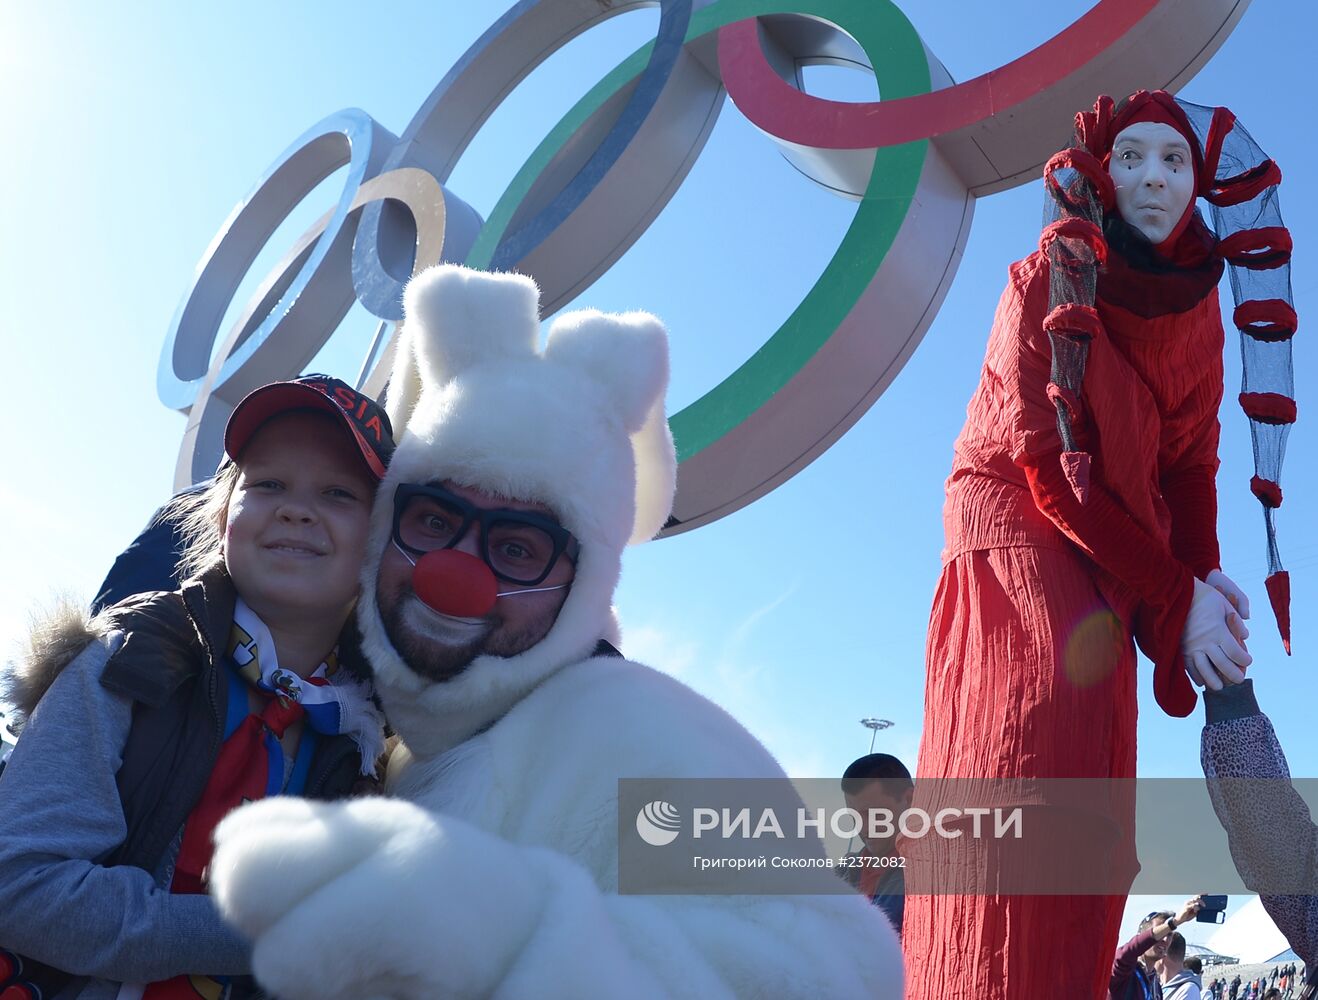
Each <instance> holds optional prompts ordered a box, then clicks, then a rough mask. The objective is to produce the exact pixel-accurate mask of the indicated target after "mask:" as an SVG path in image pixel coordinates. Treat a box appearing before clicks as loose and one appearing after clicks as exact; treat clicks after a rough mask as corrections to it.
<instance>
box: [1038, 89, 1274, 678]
mask: <svg viewBox="0 0 1318 1000" xmlns="http://www.w3.org/2000/svg"><path fill="white" fill-rule="evenodd" d="M1144 121H1153V122H1161V123H1163V124H1166V125H1170V126H1171V127H1172V128H1174V129H1176V130H1177V131H1178V132H1180V133H1181V134H1182V135H1183V136H1184V137H1185V138H1186V141H1187V142H1188V143H1189V145H1190V150H1191V156H1192V159H1193V161H1194V169H1195V184H1196V194H1198V196H1199V197H1202V198H1204V199H1205V200H1206V201H1207V202H1208V203H1209V204H1210V205H1211V206H1212V218H1213V230H1209V229H1208V227H1207V226H1206V225H1205V224H1204V222H1203V220H1202V219H1201V218H1200V216H1199V213H1198V212H1197V211H1196V210H1195V207H1194V201H1193V199H1192V200H1191V202H1190V205H1189V206H1187V208H1186V210H1185V214H1184V215H1183V216H1182V217H1181V219H1180V220H1179V221H1178V223H1177V225H1176V227H1175V229H1173V231H1172V233H1171V234H1170V235H1169V236H1168V237H1167V239H1165V240H1164V241H1163V242H1161V243H1159V244H1157V245H1156V246H1154V247H1153V251H1154V254H1155V255H1156V256H1157V257H1158V258H1160V260H1161V261H1163V262H1165V263H1166V264H1167V265H1169V266H1170V267H1171V268H1193V267H1197V266H1199V265H1201V264H1203V263H1204V262H1205V261H1207V260H1221V261H1225V263H1226V265H1227V266H1228V268H1229V270H1230V274H1231V291H1232V293H1233V296H1234V299H1235V313H1234V317H1233V318H1234V322H1235V325H1236V327H1237V329H1239V330H1240V334H1241V351H1242V356H1243V368H1244V375H1243V384H1242V386H1241V393H1240V405H1241V407H1242V408H1243V409H1244V411H1245V414H1246V415H1247V416H1248V417H1249V422H1250V432H1251V435H1252V437H1253V442H1254V478H1253V479H1252V480H1251V482H1250V488H1251V490H1252V491H1253V493H1254V495H1255V496H1256V497H1258V499H1259V502H1260V503H1261V504H1262V505H1263V516H1264V521H1265V525H1266V528H1267V544H1268V579H1267V589H1268V597H1269V599H1270V601H1271V603H1272V609H1273V612H1274V613H1275V614H1276V616H1277V626H1278V628H1279V629H1280V631H1281V635H1282V641H1283V643H1284V644H1285V646H1286V652H1287V653H1289V652H1290V577H1289V575H1288V574H1287V573H1286V571H1285V570H1284V569H1283V568H1282V565H1281V556H1280V554H1279V553H1278V551H1277V539H1276V524H1275V520H1274V516H1275V515H1274V511H1275V510H1276V508H1278V507H1280V506H1281V487H1280V485H1278V481H1279V479H1280V473H1281V463H1282V459H1283V457H1284V455H1285V451H1286V437H1287V434H1288V433H1289V431H1290V425H1291V424H1292V423H1294V422H1295V415H1296V414H1295V398H1294V397H1295V388H1294V379H1293V372H1292V366H1291V348H1290V338H1291V337H1292V336H1293V335H1294V333H1295V328H1296V324H1297V318H1296V314H1295V307H1294V304H1293V301H1292V297H1291V283H1290V256H1291V238H1290V233H1289V232H1288V231H1287V229H1286V227H1285V226H1284V225H1283V224H1282V220H1281V209H1280V206H1279V204H1278V198H1277V185H1278V184H1280V182H1281V171H1280V170H1279V169H1278V168H1277V165H1276V164H1275V163H1274V162H1273V161H1272V160H1270V159H1268V158H1267V157H1266V156H1265V155H1264V154H1263V150H1261V149H1260V148H1259V147H1258V145H1257V144H1256V143H1255V142H1254V140H1253V139H1252V138H1251V137H1250V135H1249V133H1248V132H1246V131H1245V130H1244V129H1243V128H1241V127H1240V125H1239V124H1238V123H1237V122H1236V118H1235V115H1233V114H1232V113H1231V112H1230V111H1228V110H1227V109H1226V108H1207V107H1202V106H1200V105H1197V104H1190V103H1188V102H1185V101H1178V100H1177V99H1176V98H1174V97H1172V96H1171V95H1170V94H1168V93H1167V92H1166V91H1161V90H1157V91H1144V90H1141V91H1138V92H1136V93H1135V94H1132V95H1131V96H1130V97H1129V98H1127V99H1126V100H1125V101H1123V102H1122V103H1121V106H1120V107H1119V108H1117V107H1114V106H1113V102H1112V99H1111V98H1110V97H1100V98H1099V99H1098V100H1097V101H1096V102H1095V104H1094V109H1093V110H1092V111H1084V112H1081V113H1080V114H1078V115H1076V119H1075V134H1074V138H1073V141H1072V145H1071V147H1070V148H1068V149H1064V150H1062V151H1061V152H1060V153H1058V154H1057V155H1056V156H1054V157H1053V158H1052V159H1051V160H1049V161H1048V165H1047V166H1046V167H1045V168H1044V184H1045V187H1046V189H1047V191H1048V194H1049V204H1048V208H1047V219H1048V221H1047V224H1046V225H1045V226H1044V229H1043V235H1042V236H1041V237H1040V242H1039V246H1040V249H1041V250H1043V251H1044V252H1045V253H1046V254H1047V255H1048V259H1049V264H1050V266H1051V274H1052V280H1051V289H1050V300H1049V306H1050V312H1049V314H1048V317H1047V319H1046V320H1045V321H1044V328H1045V329H1046V330H1047V331H1048V335H1049V339H1050V341H1051V342H1052V348H1053V364H1052V378H1051V382H1050V384H1049V386H1048V395H1049V398H1051V399H1052V400H1053V402H1054V405H1055V406H1056V407H1057V426H1058V430H1059V432H1060V433H1061V437H1062V444H1063V449H1064V450H1063V454H1062V468H1063V470H1064V471H1065V473H1066V476H1067V479H1068V480H1069V481H1070V483H1071V486H1072V489H1074V490H1075V493H1076V496H1077V497H1078V498H1079V499H1080V501H1081V502H1082V503H1083V502H1084V499H1085V497H1086V495H1087V491H1088V482H1089V460H1090V456H1089V455H1088V454H1086V453H1084V452H1082V451H1080V450H1079V449H1078V448H1077V446H1076V443H1075V437H1074V435H1073V433H1072V429H1071V422H1072V419H1073V416H1074V414H1075V413H1076V412H1077V407H1078V401H1079V396H1080V392H1081V383H1082V382H1083V379H1084V372H1085V359H1086V355H1087V351H1088V343H1089V340H1090V338H1091V337H1093V336H1096V335H1098V334H1100V333H1101V332H1102V323H1101V321H1100V319H1099V316H1098V312H1097V310H1096V309H1095V308H1094V293H1095V287H1096V282H1097V271H1098V268H1099V266H1100V265H1102V264H1105V263H1106V262H1107V260H1108V245H1107V240H1106V238H1105V237H1104V232H1103V222H1104V214H1105V213H1113V212H1115V210H1116V190H1115V188H1114V186H1113V183H1112V178H1111V177H1110V176H1109V175H1108V170H1107V160H1108V158H1109V157H1110V156H1111V153H1112V144H1113V141H1114V140H1115V139H1116V137H1117V134H1118V133H1119V132H1121V130H1122V129H1124V128H1126V127H1127V126H1128V125H1131V124H1134V123H1135V122H1144ZM1218 266H1219V267H1220V265H1218Z"/></svg>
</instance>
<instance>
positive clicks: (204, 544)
mask: <svg viewBox="0 0 1318 1000" xmlns="http://www.w3.org/2000/svg"><path fill="white" fill-rule="evenodd" d="M240 471H241V470H239V468H238V463H237V462H231V461H226V462H225V463H224V464H223V465H221V466H220V468H219V470H218V471H217V472H216V473H215V476H214V478H213V479H211V481H210V485H209V486H207V487H206V488H205V489H203V490H198V491H195V492H188V493H183V494H180V495H179V496H176V497H175V498H174V499H173V500H171V501H169V503H167V504H166V505H165V507H164V509H163V510H162V511H161V512H160V517H161V519H162V520H166V521H172V522H174V523H175V524H177V525H178V533H179V537H180V539H181V540H182V546H181V549H180V551H179V560H178V576H179V579H180V580H189V579H191V578H192V577H195V576H200V575H201V574H202V573H204V572H205V571H206V570H208V569H210V568H211V567H212V566H214V565H215V564H216V563H217V562H219V561H220V560H221V559H222V558H223V555H224V552H223V542H224V524H225V522H226V521H227V520H228V515H229V500H230V498H231V497H232V496H233V488H234V486H235V485H236V484H237V482H238V476H239V474H240Z"/></svg>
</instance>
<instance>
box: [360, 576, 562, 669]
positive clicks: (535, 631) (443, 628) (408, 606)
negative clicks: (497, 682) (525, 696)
mask: <svg viewBox="0 0 1318 1000" xmlns="http://www.w3.org/2000/svg"><path fill="white" fill-rule="evenodd" d="M376 602H377V604H378V605H379V608H380V618H381V621H382V622H383V623H384V631H385V635H386V636H388V637H389V641H390V643H392V644H393V647H394V650H395V651H396V652H397V653H398V655H399V656H400V657H402V659H403V662H404V663H406V664H407V666H408V667H409V668H410V669H411V670H413V671H414V672H415V673H418V674H420V675H421V676H422V677H425V678H426V679H427V680H431V681H435V682H440V683H442V682H444V681H449V680H453V679H454V678H455V677H458V676H459V675H461V674H462V672H463V671H465V670H466V669H467V667H468V666H470V665H471V663H472V661H473V660H475V659H476V658H477V657H478V656H502V657H509V656H515V655H517V654H518V653H522V652H525V651H526V650H528V649H530V648H531V647H532V646H534V645H535V644H536V643H538V642H539V641H540V640H541V639H543V638H544V637H545V636H546V635H547V634H548V633H549V630H550V629H551V628H552V627H553V624H554V621H555V620H556V619H557V617H558V615H557V611H555V612H554V614H552V615H549V616H547V620H545V621H537V622H533V623H531V624H530V625H528V626H527V627H525V628H523V629H521V630H518V631H510V630H509V628H508V627H507V625H505V623H504V622H503V620H502V619H501V618H500V617H499V616H498V615H497V614H495V613H493V612H492V613H491V614H490V615H488V616H486V618H485V619H484V620H483V621H481V622H480V624H477V622H478V620H477V619H470V618H454V617H452V616H449V615H445V614H441V613H440V612H437V611H434V610H432V609H431V608H429V607H427V606H426V605H425V604H424V603H422V601H421V600H420V599H419V598H418V597H417V596H416V594H414V593H413V592H412V589H411V588H410V587H406V586H404V587H402V588H400V589H399V591H398V592H397V593H395V594H394V595H393V596H392V599H385V595H382V594H378V593H377V595H376ZM482 625H483V627H482Z"/></svg>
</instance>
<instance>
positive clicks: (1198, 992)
mask: <svg viewBox="0 0 1318 1000" xmlns="http://www.w3.org/2000/svg"><path fill="white" fill-rule="evenodd" d="M1159 966H1160V969H1161V971H1160V975H1161V979H1162V996H1163V1000H1200V998H1201V996H1202V993H1203V989H1202V984H1201V982H1200V979H1199V976H1198V974H1197V973H1195V972H1192V971H1191V970H1190V969H1188V968H1187V967H1186V964H1185V938H1184V937H1182V936H1181V933H1180V931H1173V932H1172V936H1171V937H1170V938H1168V940H1167V952H1166V954H1164V955H1163V957H1162V961H1161V962H1159Z"/></svg>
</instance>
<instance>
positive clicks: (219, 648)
mask: <svg viewBox="0 0 1318 1000" xmlns="http://www.w3.org/2000/svg"><path fill="white" fill-rule="evenodd" d="M225 451H226V454H227V457H228V461H227V462H226V464H225V465H224V467H223V468H221V470H220V471H219V473H217V475H216V477H215V479H214V481H213V482H212V483H211V485H210V486H208V487H207V488H206V489H204V490H203V491H201V492H197V493H190V494H185V495H184V496H183V497H182V498H180V499H179V500H178V501H176V502H177V504H179V505H181V507H180V509H178V510H175V511H173V512H172V514H173V515H175V516H178V517H179V518H181V521H182V523H183V525H184V528H185V534H186V536H187V540H188V541H187V548H186V551H185V553H184V564H185V567H186V569H187V571H188V572H187V573H186V575H187V576H188V577H189V579H188V580H187V582H185V583H184V584H183V586H182V587H181V588H180V589H179V590H177V591H174V592H171V593H152V594H144V595H141V596H139V597H135V598H131V599H129V600H127V601H124V602H121V603H120V604H117V605H115V606H114V607H112V608H110V609H108V610H107V611H106V612H104V613H103V614H102V615H99V616H97V617H96V618H94V619H92V621H91V622H82V621H79V622H77V623H65V626H66V627H65V628H64V629H63V630H60V631H57V632H56V634H53V635H46V636H44V637H43V641H41V640H34V643H33V656H32V657H31V658H30V659H29V660H27V661H26V662H25V663H23V664H21V665H20V666H19V668H18V671H17V676H16V677H14V678H12V679H11V686H12V689H13V690H12V694H13V696H14V700H15V701H16V702H17V703H18V704H19V705H20V707H21V708H22V709H24V710H25V712H26V714H27V715H28V716H29V717H28V719H27V722H26V724H25V726H24V727H23V731H22V735H21V738H20V739H19V741H18V745H17V747H16V748H15V750H14V753H13V755H12V757H11V758H10V760H9V762H8V765H7V767H6V769H5V771H4V775H3V782H2V783H0V802H2V803H3V805H2V806H0V948H3V949H5V950H6V951H7V954H5V955H3V956H0V957H3V958H4V960H5V961H4V966H5V968H6V969H7V970H8V972H9V974H10V976H11V978H12V979H13V980H14V981H15V982H14V985H13V986H12V987H11V988H9V989H6V991H5V994H4V995H5V996H6V997H10V996H11V993H12V995H13V996H25V995H31V996H40V995H46V996H52V995H54V994H55V993H56V992H59V994H60V995H61V996H78V997H83V998H93V997H106V998H113V997H116V996H118V997H124V996H132V997H144V998H145V1000H171V998H175V997H196V996H198V995H201V996H211V995H215V996H219V995H220V993H221V991H224V990H225V989H226V986H225V983H226V982H228V980H229V979H231V978H232V979H233V980H234V981H233V982H232V984H231V992H224V995H225V996H231V997H240V996H250V995H254V993H253V992H252V991H253V990H254V989H255V987H254V986H252V985H251V984H250V981H243V980H241V979H238V978H237V977H242V976H245V975H246V974H247V973H248V972H249V971H250V962H251V955H250V945H249V943H248V942H246V941H245V940H243V939H242V938H241V937H240V936H239V935H237V934H236V933H234V931H233V930H232V929H231V928H229V927H228V926H226V925H225V924H224V923H223V922H222V921H221V919H220V917H219V914H218V911H217V910H216V908H215V906H214V903H213V902H212V900H211V898H210V896H209V895H208V894H207V882H208V871H207V866H208V865H209V862H210V856H211V852H212V841H211V834H212V832H213V830H214V828H215V825H216V824H217V823H218V822H219V820H220V819H222V818H223V817H224V815H225V814H227V813H228V812H229V811H230V810H231V809H233V808H235V807H236V806H238V805H239V804H241V803H242V802H244V801H249V800H253V799H259V798H263V797H265V796H267V795H279V794H292V795H307V796H310V797H317V798H333V797H338V796H342V795H344V794H346V793H348V791H349V790H350V789H351V788H352V786H353V785H354V784H355V782H356V780H357V779H358V777H359V776H361V775H372V774H373V773H374V769H375V763H376V759H377V757H378V756H379V753H380V750H381V748H382V744H383V718H382V715H381V713H380V712H379V709H378V708H377V706H376V705H375V703H374V700H373V695H372V692H371V688H370V685H369V682H368V681H367V680H366V679H365V678H366V677H367V673H366V671H365V669H364V665H361V664H359V662H358V661H360V655H359V654H358V653H356V651H355V647H356V642H355V640H354V641H352V642H344V643H341V641H340V639H341V636H343V637H344V638H348V637H349V636H355V629H354V628H352V627H349V623H350V619H351V615H352V611H353V608H354V605H355V604H356V600H357V594H358V590H359V577H360V572H361V565H362V562H363V557H364V552H365V545H366V538H367V533H368V526H369V521H370V510H371V503H372V501H373V499H374V495H375V490H376V487H377V485H378V483H379V481H380V479H381V478H382V477H383V476H384V473H385V468H386V465H387V463H388V461H389V458H390V455H391V454H392V451H393V438H392V432H391V429H390V425H389V419H388V417H387V416H386V415H385V413H384V411H383V410H382V409H381V408H380V407H379V406H378V405H377V404H376V403H375V402H374V401H373V400H371V399H369V398H367V397H365V396H362V395H360V394H359V393H357V392H355V391H353V390H352V389H351V388H350V387H349V386H347V385H346V384H344V383H343V382H340V381H339V380H337V379H332V378H328V377H325V376H307V377H304V378H300V379H296V380H294V381H290V382H278V383H273V384H271V385H267V386H263V387H261V388H259V389H257V390H255V391H254V392H252V393H251V394H249V395H248V396H247V397H246V398H245V399H244V400H243V401H242V402H241V403H239V404H238V407H237V408H236V409H235V410H234V413H233V416H232V417H231V418H230V420H229V424H228V427H227V429H226V431H225ZM20 956H22V957H20ZM210 977H215V978H214V979H212V978H210ZM131 984H137V985H136V986H134V985H131ZM38 989H39V990H40V991H41V992H40V993H37V992H36V990H38ZM24 990H27V991H28V992H27V993H26V994H25V993H23V991H24ZM13 991H18V992H16V993H14V992H13Z"/></svg>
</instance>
